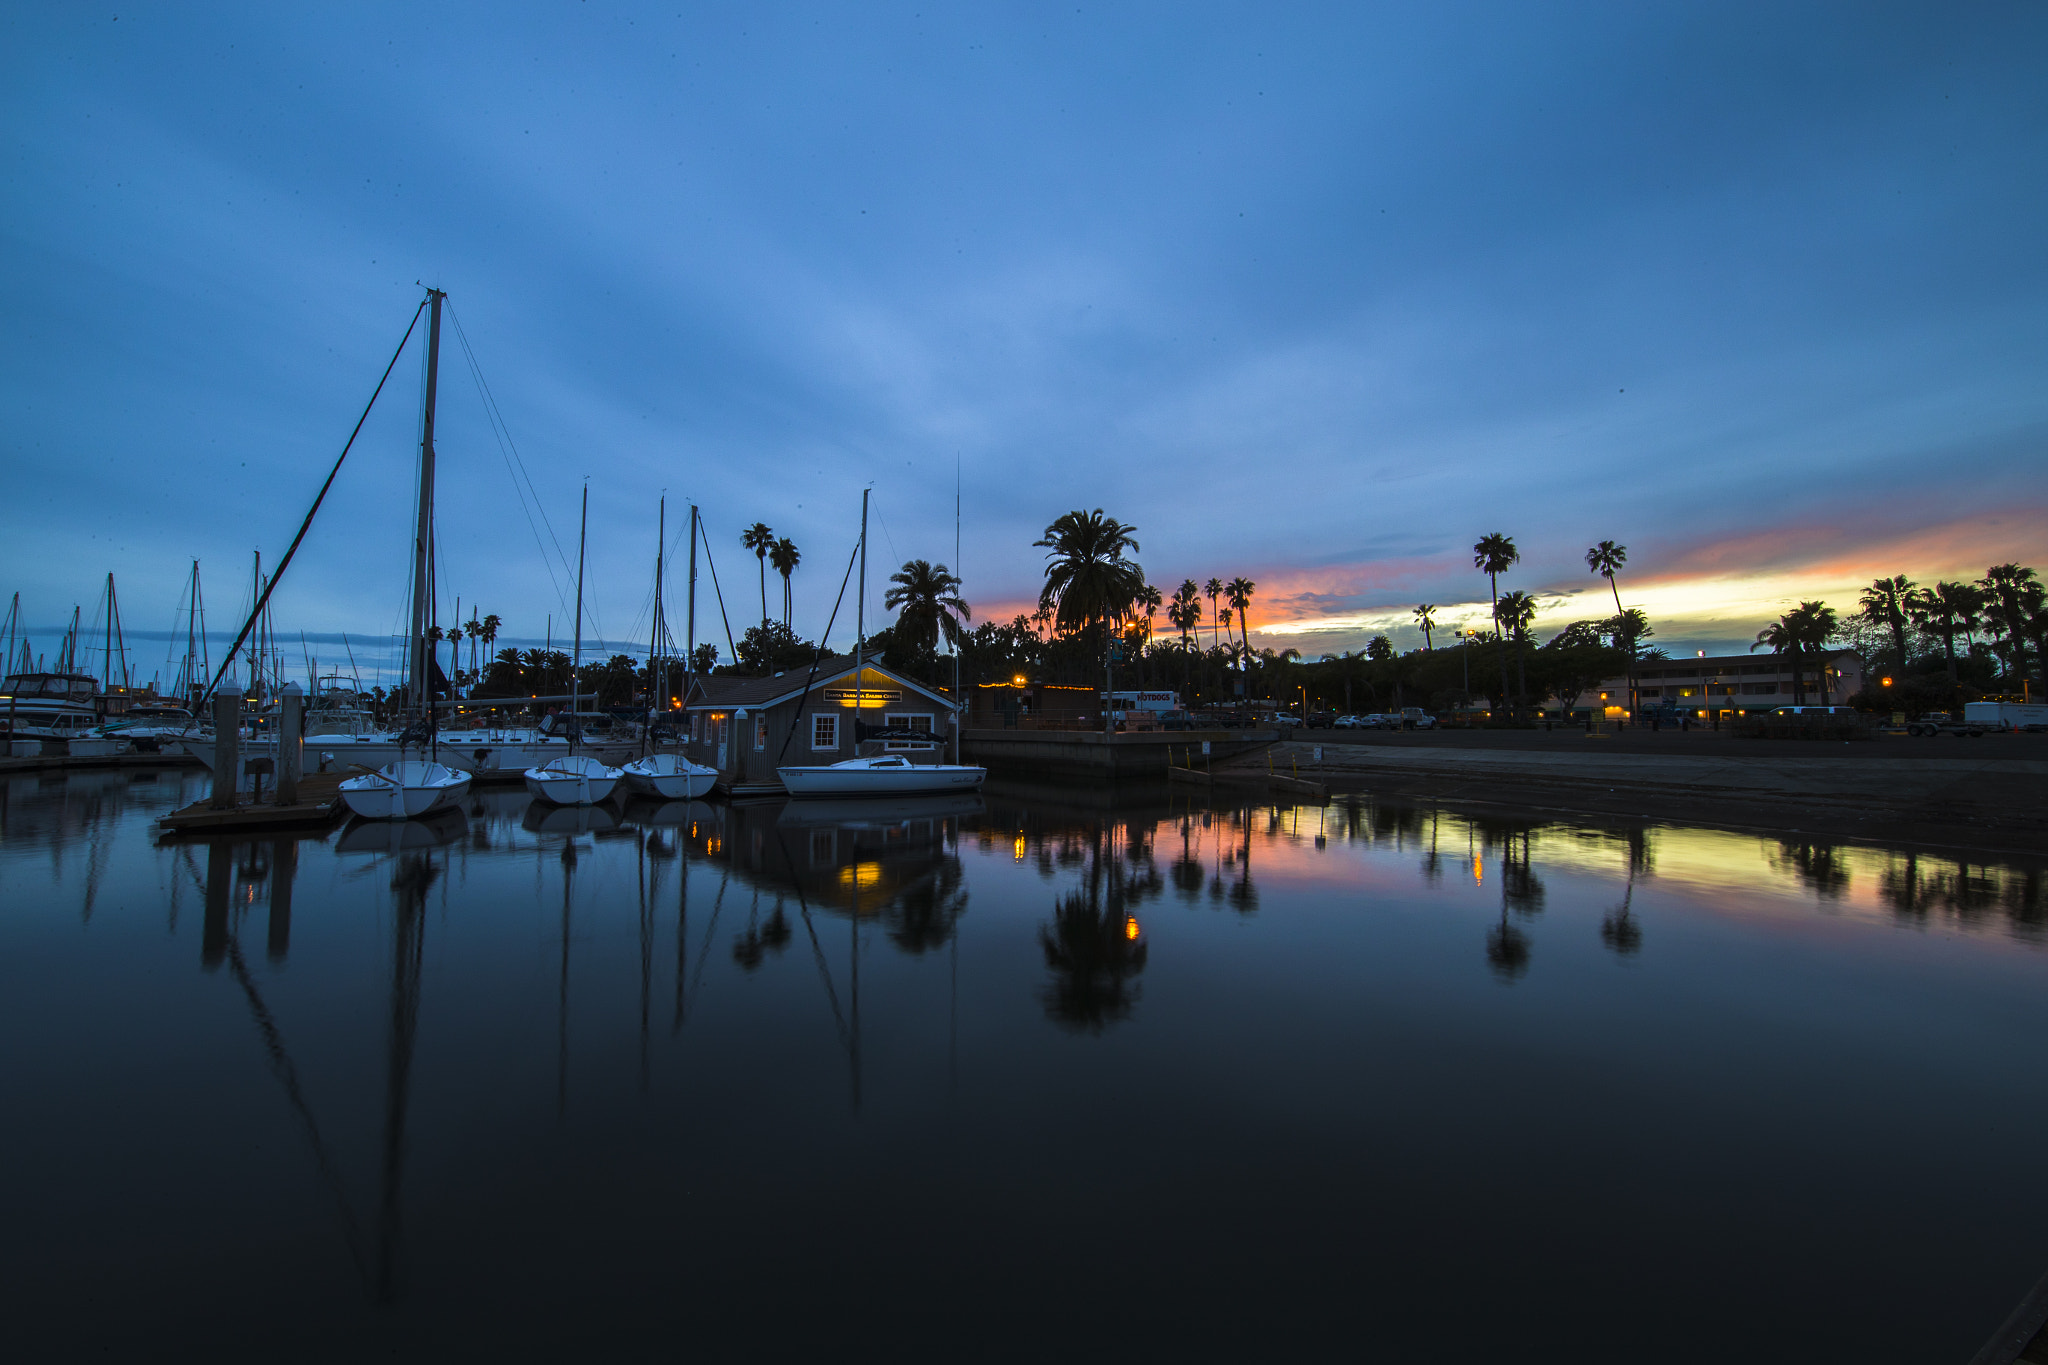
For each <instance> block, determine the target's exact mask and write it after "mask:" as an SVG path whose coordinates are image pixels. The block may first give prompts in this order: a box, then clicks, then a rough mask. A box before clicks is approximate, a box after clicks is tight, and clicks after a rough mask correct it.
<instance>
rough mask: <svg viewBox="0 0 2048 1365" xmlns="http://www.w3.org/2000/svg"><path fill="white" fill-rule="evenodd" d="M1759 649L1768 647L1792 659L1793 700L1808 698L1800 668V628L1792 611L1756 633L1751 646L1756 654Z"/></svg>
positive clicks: (1774, 652)
mask: <svg viewBox="0 0 2048 1365" xmlns="http://www.w3.org/2000/svg"><path fill="white" fill-rule="evenodd" d="M1759 649H1768V650H1770V651H1771V653H1773V654H1776V655H1778V656H1779V657H1780V658H1783V659H1787V660H1790V662H1791V665H1792V700H1793V704H1794V705H1798V704H1801V703H1803V702H1804V701H1805V698H1806V681H1805V678H1804V677H1803V675H1802V674H1801V673H1800V669H1799V630H1798V627H1797V626H1796V625H1795V624H1794V623H1793V621H1792V618H1791V615H1790V613H1787V614H1786V615H1784V616H1780V617H1779V618H1778V619H1777V620H1775V621H1773V622H1771V623H1770V624H1769V625H1767V626H1765V627H1764V628H1763V629H1762V630H1760V631H1758V632H1757V633H1756V643H1755V644H1753V645H1751V646H1750V647H1749V652H1750V653H1752V654H1754V653H1756V651H1758V650H1759Z"/></svg>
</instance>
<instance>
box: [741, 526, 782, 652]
mask: <svg viewBox="0 0 2048 1365" xmlns="http://www.w3.org/2000/svg"><path fill="white" fill-rule="evenodd" d="M740 544H742V545H744V546H745V547H746V548H748V549H749V550H752V551H753V552H754V558H755V559H757V560H759V561H760V570H761V624H762V625H763V626H764V627H765V626H766V625H767V624H768V552H769V551H770V550H772V549H774V548H775V533H774V532H773V531H771V530H769V529H768V523H767V522H765V521H757V522H755V523H754V524H753V525H752V526H749V527H748V528H747V529H746V530H744V531H742V532H740Z"/></svg>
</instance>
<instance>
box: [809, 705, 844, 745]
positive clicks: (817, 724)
mask: <svg viewBox="0 0 2048 1365" xmlns="http://www.w3.org/2000/svg"><path fill="white" fill-rule="evenodd" d="M826 731H830V733H831V738H830V739H829V740H828V741H827V742H826V743H823V744H820V743H819V742H818V739H819V736H820V735H821V734H822V733H824V732H826ZM811 750H812V752H814V753H815V752H818V751H821V750H831V751H832V752H834V753H837V752H838V750H839V713H838V712H837V711H813V712H811Z"/></svg>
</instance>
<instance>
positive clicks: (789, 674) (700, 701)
mask: <svg viewBox="0 0 2048 1365" xmlns="http://www.w3.org/2000/svg"><path fill="white" fill-rule="evenodd" d="M862 666H863V667H865V668H870V669H873V670H874V671H875V672H877V673H880V674H882V675H883V676H884V677H887V678H892V679H894V680H895V681H897V682H899V683H901V684H902V685H903V686H905V687H908V688H913V689H915V690H916V691H918V692H921V693H923V694H924V695H925V696H927V697H930V698H931V699H932V700H933V701H936V702H938V703H939V704H940V705H942V706H951V705H953V704H954V703H953V702H951V701H949V700H948V699H947V698H945V697H944V696H941V695H940V694H939V693H937V692H934V691H933V690H932V689H931V688H929V687H926V686H925V685H924V684H923V683H920V682H918V681H916V680H915V679H913V678H906V677H904V676H903V675H902V674H901V673H898V672H896V671H895V670H894V669H890V668H884V667H883V666H882V665H881V664H880V663H879V662H877V661H876V660H874V659H867V660H864V661H863V663H862ZM852 671H853V656H852V655H851V654H834V655H828V656H826V657H825V658H823V659H820V660H819V661H818V672H817V677H816V679H815V680H814V681H813V682H812V684H811V685H812V687H813V688H814V689H819V688H823V687H824V686H825V685H826V684H828V683H830V682H832V681H834V680H835V679H837V678H839V677H840V676H842V675H843V674H846V673H850V672H852ZM810 677H811V670H810V669H809V668H808V667H805V668H792V669H789V670H788V671H786V672H783V673H779V674H777V675H775V676H774V677H770V678H736V677H730V676H722V675H718V674H712V675H710V676H708V677H701V678H699V679H697V685H696V687H695V689H694V690H693V691H692V693H691V696H690V700H689V702H688V704H687V705H686V706H685V708H684V709H685V710H690V711H727V710H734V709H737V708H739V707H742V706H744V707H748V708H750V709H752V708H755V707H762V706H773V705H775V704H776V703H778V702H783V701H794V700H796V699H797V698H798V697H799V696H801V695H803V690H804V682H805V680H806V679H808V678H810Z"/></svg>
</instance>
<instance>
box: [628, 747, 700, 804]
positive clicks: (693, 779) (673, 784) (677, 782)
mask: <svg viewBox="0 0 2048 1365" xmlns="http://www.w3.org/2000/svg"><path fill="white" fill-rule="evenodd" d="M619 771H620V772H621V773H622V774H623V775H624V777H625V782H626V785H627V786H628V787H629V788H631V789H632V790H634V791H637V792H645V793H646V794H648V795H649V796H658V797H660V798H661V799H662V800H664V801H688V800H690V799H692V798H694V797H699V796H702V795H704V794H705V793H706V792H708V791H710V790H711V787H712V784H713V783H715V782H717V781H718V770H717V769H716V768H707V767H705V766H704V765H703V764H701V763H692V762H691V761H690V760H689V759H687V758H684V757H683V756H682V755H680V754H649V755H648V756H647V757H645V758H642V759H637V760H635V761H634V762H631V763H628V764H626V765H625V766H624V767H623V768H621V769H620V770H619Z"/></svg>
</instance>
